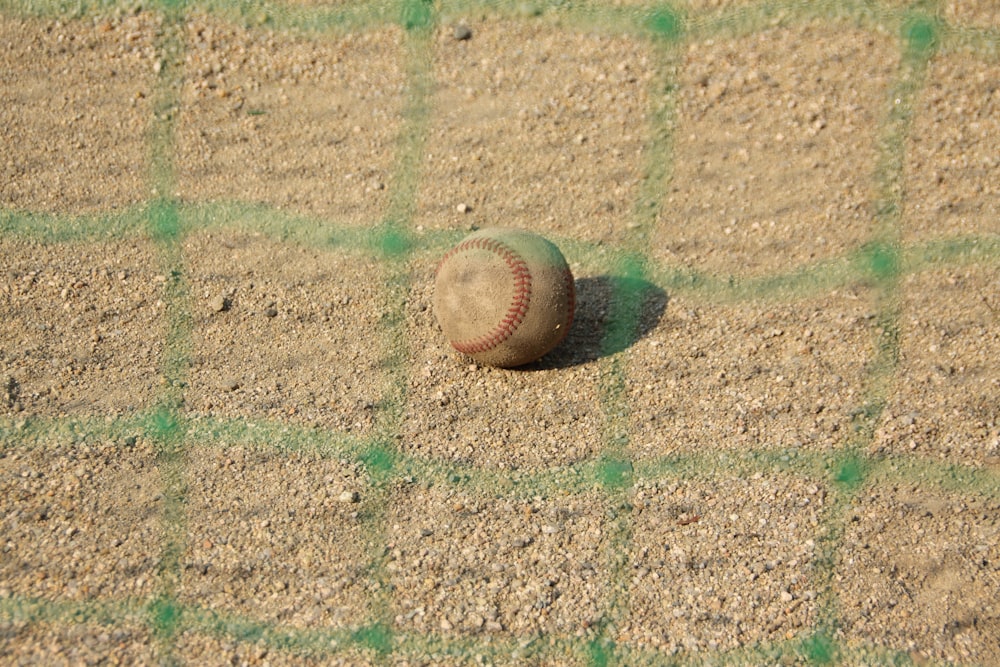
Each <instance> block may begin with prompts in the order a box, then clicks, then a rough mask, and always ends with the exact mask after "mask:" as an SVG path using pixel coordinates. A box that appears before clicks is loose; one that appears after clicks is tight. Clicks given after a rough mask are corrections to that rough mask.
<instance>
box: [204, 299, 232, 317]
mask: <svg viewBox="0 0 1000 667" xmlns="http://www.w3.org/2000/svg"><path fill="white" fill-rule="evenodd" d="M231 305H232V304H230V302H229V299H227V298H226V297H225V296H223V295H221V294H220V295H219V296H217V297H215V298H214V299H212V301H211V302H210V303H209V307H210V308H211V309H212V312H213V313H221V312H224V311H227V310H229V308H230V306H231Z"/></svg>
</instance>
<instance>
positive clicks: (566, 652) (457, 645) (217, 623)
mask: <svg viewBox="0 0 1000 667" xmlns="http://www.w3.org/2000/svg"><path fill="white" fill-rule="evenodd" d="M162 613H163V607H162V605H160V603H159V602H158V601H157V600H155V599H154V600H151V601H141V600H136V599H131V598H130V599H124V600H116V599H95V600H84V601H54V600H43V599H38V598H24V597H19V596H11V597H8V598H4V599H2V600H0V620H3V621H5V622H12V623H29V624H39V623H47V624H54V625H77V624H91V625H95V626H98V627H116V628H117V627H123V626H124V627H130V628H134V627H135V626H138V627H145V626H148V625H149V624H150V623H151V622H153V621H151V619H152V618H153V617H155V616H157V615H158V614H162ZM169 613H171V614H173V615H174V617H175V619H176V626H177V627H176V634H177V635H180V634H181V633H194V634H198V635H201V636H205V637H214V638H217V639H225V640H230V641H238V642H244V643H253V644H258V643H259V644H262V645H263V646H266V647H267V648H268V649H269V650H273V651H277V652H280V653H285V654H291V655H297V656H302V657H311V658H324V657H349V656H352V655H354V656H370V657H377V656H378V655H379V654H381V655H385V654H388V653H390V652H391V653H392V654H393V655H394V656H395V657H403V658H407V657H412V658H413V659H427V658H428V657H431V656H433V657H435V658H438V659H441V658H448V657H451V658H463V657H464V658H468V657H470V656H474V655H479V656H482V658H483V659H484V660H488V661H490V662H495V663H499V664H523V663H524V662H531V661H535V662H544V661H547V660H548V661H551V660H553V659H560V658H561V659H566V658H575V659H576V660H577V661H579V662H581V663H584V664H592V665H613V664H627V665H657V666H659V665H678V666H686V665H708V664H711V665H748V664H777V663H779V662H780V661H781V659H782V658H783V657H784V656H788V657H796V656H797V657H803V658H806V659H808V660H809V661H810V662H811V663H812V664H823V661H822V660H818V658H820V657H821V656H822V654H830V655H837V656H838V657H839V658H841V659H849V658H851V657H868V658H872V659H875V660H876V661H877V664H910V663H909V661H908V660H909V653H908V652H905V651H896V650H893V649H890V648H886V647H882V646H878V645H875V644H870V643H867V644H862V643H851V644H849V645H848V644H840V643H838V642H837V641H836V640H834V639H832V638H829V637H825V636H822V635H814V634H809V633H802V635H801V636H799V637H796V638H794V639H791V640H783V641H778V642H762V643H759V644H755V645H750V646H746V647H740V648H736V649H728V650H719V651H715V652H712V653H711V654H698V653H690V652H681V653H679V654H677V655H673V656H665V655H663V654H661V653H658V652H656V651H653V650H650V649H639V648H638V647H634V646H631V645H628V644H621V643H619V644H615V643H613V642H608V641H600V640H594V639H593V638H588V637H575V636H572V635H569V636H567V635H559V636H556V635H544V636H539V635H525V636H511V635H509V634H504V635H489V634H483V635H478V636H474V637H468V636H451V635H442V634H439V633H433V632H432V633H419V634H418V633H412V632H393V631H392V629H391V628H390V627H384V626H365V625H360V626H347V627H337V628H322V629H311V628H310V629H303V628H294V627H283V626H281V625H278V624H273V623H265V622H260V621H257V620H255V619H252V618H247V617H244V616H240V615H237V614H227V613H223V612H219V611H216V610H209V609H205V608H203V607H199V606H195V605H173V606H172V607H171V608H170V612H169ZM928 664H943V663H935V662H929V663H928Z"/></svg>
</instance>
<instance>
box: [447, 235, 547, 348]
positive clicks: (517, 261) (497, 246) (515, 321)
mask: <svg viewBox="0 0 1000 667" xmlns="http://www.w3.org/2000/svg"><path fill="white" fill-rule="evenodd" d="M466 250H487V251H489V252H492V253H496V254H497V255H499V256H500V259H502V260H504V261H505V262H506V263H507V266H509V267H510V270H511V272H512V273H513V275H514V297H513V298H512V299H511V304H510V307H509V308H508V309H507V314H506V315H505V316H504V317H503V318H502V319H501V320H500V323H499V324H497V326H496V327H494V328H493V329H492V330H491V331H490V332H489V333H486V334H484V335H482V336H479V337H478V338H473V339H470V340H460V341H458V342H453V343H452V344H451V346H452V347H454V348H455V349H456V350H458V351H459V352H461V353H463V354H478V353H479V352H486V351H487V350H491V349H493V348H494V347H496V346H497V345H499V344H500V343H502V342H504V341H505V340H507V339H508V338H510V337H511V336H513V335H514V331H515V330H516V329H517V327H518V326H520V324H521V323H522V322H524V318H525V316H526V315H527V314H528V304H529V303H530V302H531V269H529V268H528V264H527V263H526V262H525V261H524V260H523V259H521V256H520V255H518V254H517V253H516V252H514V251H513V250H512V249H511V248H510V247H509V246H507V245H506V244H505V243H503V242H501V241H497V240H496V239H491V238H484V237H479V238H475V239H468V240H466V241H463V242H462V243H459V244H458V245H457V246H455V247H454V248H452V249H451V250H449V251H448V252H447V253H445V256H444V257H443V258H442V259H441V263H440V264H438V271H440V270H441V266H442V265H444V263H445V262H447V261H448V260H449V259H451V258H452V257H454V256H455V255H456V254H458V253H460V252H465V251H466Z"/></svg>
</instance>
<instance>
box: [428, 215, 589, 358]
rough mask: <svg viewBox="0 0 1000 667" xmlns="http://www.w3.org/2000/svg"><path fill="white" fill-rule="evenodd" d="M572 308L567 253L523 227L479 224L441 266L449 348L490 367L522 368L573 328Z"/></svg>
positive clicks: (437, 291)
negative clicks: (478, 227)
mask: <svg viewBox="0 0 1000 667" xmlns="http://www.w3.org/2000/svg"><path fill="white" fill-rule="evenodd" d="M574 305H575V291H574V286H573V274H572V272H570V270H569V265H568V264H567V263H566V259H565V258H564V257H563V256H562V253H561V252H559V249H558V248H557V247H556V246H555V245H554V244H553V243H552V242H551V241H548V240H547V239H544V238H542V237H541V236H539V235H537V234H533V233H531V232H528V231H524V230H521V229H507V228H501V227H495V228H491V229H481V230H479V231H477V232H475V233H474V234H471V235H469V236H467V237H466V238H465V239H464V240H463V241H462V242H461V243H459V244H458V245H457V246H455V247H454V248H452V249H451V250H449V251H448V252H447V253H445V256H444V258H442V260H441V263H440V264H439V265H438V268H437V278H436V280H435V284H434V313H435V315H437V319H438V323H439V324H440V325H441V330H442V331H443V332H444V335H445V336H446V337H447V338H448V341H449V342H450V343H451V345H452V347H454V348H455V349H456V350H458V351H459V352H462V353H463V354H466V355H468V356H470V357H472V358H473V359H475V360H476V361H477V362H479V363H481V364H484V365H487V366H500V367H502V368H511V367H514V366H521V365H523V364H527V363H529V362H532V361H535V360H536V359H538V358H540V357H541V356H543V355H544V354H546V353H548V352H549V351H551V350H552V349H553V348H554V347H555V346H556V345H558V344H559V343H560V342H561V341H562V340H563V338H565V337H566V334H567V333H568V332H569V327H570V324H572V322H573V308H574Z"/></svg>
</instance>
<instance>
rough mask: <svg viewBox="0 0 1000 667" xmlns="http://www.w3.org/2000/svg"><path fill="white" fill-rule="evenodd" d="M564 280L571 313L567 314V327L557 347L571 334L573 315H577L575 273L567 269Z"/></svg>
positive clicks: (564, 328)
mask: <svg viewBox="0 0 1000 667" xmlns="http://www.w3.org/2000/svg"><path fill="white" fill-rule="evenodd" d="M563 280H565V281H566V295H567V297H568V298H569V303H568V304H567V305H568V306H569V312H568V313H567V314H566V326H564V327H563V331H562V336H560V337H559V340H558V342H556V345H558V344H559V343H561V342H563V341H564V340H565V339H566V336H567V335H568V334H569V328H570V326H571V325H572V324H573V315H575V314H576V283H575V282H574V281H573V272H572V271H570V270H569V268H567V269H566V271H564V272H563Z"/></svg>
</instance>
